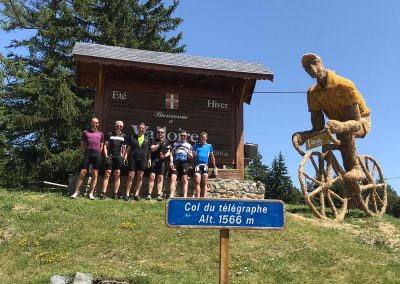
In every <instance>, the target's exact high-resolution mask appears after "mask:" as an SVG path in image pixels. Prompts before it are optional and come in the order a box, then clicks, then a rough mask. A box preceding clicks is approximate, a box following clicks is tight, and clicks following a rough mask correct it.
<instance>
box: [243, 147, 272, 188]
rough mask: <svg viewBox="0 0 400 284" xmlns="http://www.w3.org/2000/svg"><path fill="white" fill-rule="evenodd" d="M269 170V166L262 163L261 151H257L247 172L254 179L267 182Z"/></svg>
mask: <svg viewBox="0 0 400 284" xmlns="http://www.w3.org/2000/svg"><path fill="white" fill-rule="evenodd" d="M268 172H269V169H268V166H266V165H264V164H263V163H262V156H261V154H260V152H257V156H256V158H254V159H253V160H252V161H251V162H250V163H249V165H248V166H247V174H248V175H249V176H250V177H251V178H252V180H254V181H261V182H262V183H265V180H266V178H267V176H268Z"/></svg>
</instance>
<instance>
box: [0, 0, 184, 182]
mask: <svg viewBox="0 0 400 284" xmlns="http://www.w3.org/2000/svg"><path fill="white" fill-rule="evenodd" d="M140 3H141V2H140V1H137V0H136V1H134V0H131V1H128V0H126V1H124V0H119V1H97V0H76V1H66V0H50V1H22V0H13V1H6V0H0V4H1V5H2V6H0V7H2V10H1V11H0V12H1V14H2V18H1V19H2V20H1V22H0V24H1V27H2V28H3V29H4V30H5V31H14V30H26V31H31V35H30V36H27V38H26V39H23V40H13V41H12V42H11V43H10V44H9V46H8V49H9V53H8V54H7V57H6V58H5V57H4V56H1V57H0V69H1V70H0V74H1V78H0V79H2V80H1V83H0V84H1V85H0V94H1V97H0V118H1V119H2V120H1V123H0V133H1V135H2V136H0V143H7V147H5V148H4V149H7V150H6V152H4V151H5V150H3V152H0V154H1V155H2V156H1V160H2V161H6V162H5V163H6V165H5V166H6V167H7V168H12V169H13V171H10V172H8V173H7V174H4V172H3V174H2V172H1V171H0V175H2V179H3V180H5V181H6V183H7V184H8V185H12V186H15V183H17V184H20V183H24V182H27V181H28V180H37V179H51V180H53V181H58V182H61V181H63V182H65V181H66V178H67V174H68V172H69V171H73V170H74V169H75V168H76V166H77V163H79V160H80V158H79V153H78V151H77V146H78V144H79V139H80V132H81V130H82V129H83V128H84V127H85V126H86V124H87V121H89V118H90V117H91V116H92V112H93V98H94V93H93V91H90V90H89V91H87V90H80V89H77V88H76V86H75V78H74V65H73V62H72V58H71V54H70V53H71V50H72V47H73V45H74V44H75V42H77V41H83V42H95V43H99V44H112V45H119V46H125V47H136V48H147V49H152V50H162V51H169V52H181V51H184V48H185V46H178V42H179V41H180V39H181V38H182V34H181V33H179V34H178V35H177V36H176V37H171V38H170V39H167V34H168V32H170V31H172V30H174V29H176V28H177V26H178V25H179V24H180V22H181V21H182V20H181V19H179V18H171V17H170V16H171V14H172V13H173V12H174V10H175V8H176V7H177V5H178V1H174V2H173V4H172V5H171V6H170V7H168V8H165V7H164V5H163V4H162V3H161V1H158V0H154V1H152V0H149V1H145V2H144V3H143V4H140ZM118 4H120V5H121V6H118ZM150 23H151V24H150ZM14 50H17V51H21V50H22V53H21V54H17V53H14V52H13V51H14ZM0 167H1V166H0ZM0 169H1V168H0Z"/></svg>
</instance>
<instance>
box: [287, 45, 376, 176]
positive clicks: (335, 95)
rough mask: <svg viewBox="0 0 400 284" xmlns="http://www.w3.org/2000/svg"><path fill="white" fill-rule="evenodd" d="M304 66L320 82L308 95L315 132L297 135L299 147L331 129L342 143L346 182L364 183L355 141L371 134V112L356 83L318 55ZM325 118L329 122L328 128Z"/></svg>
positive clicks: (304, 59) (305, 57)
mask: <svg viewBox="0 0 400 284" xmlns="http://www.w3.org/2000/svg"><path fill="white" fill-rule="evenodd" d="M301 63H302V65H303V67H304V69H305V71H306V72H307V73H308V74H309V75H310V76H311V77H312V78H314V79H316V80H317V82H316V84H315V85H313V86H311V88H310V89H309V90H308V92H307V103H308V110H309V112H310V113H311V123H312V129H311V130H309V131H305V132H299V133H297V134H295V135H297V136H298V137H297V139H298V141H299V143H300V144H303V143H304V142H305V140H306V139H307V137H308V136H309V135H310V134H311V133H313V132H316V131H320V130H323V129H324V128H329V130H330V131H331V132H332V133H336V137H337V138H338V139H339V140H340V141H341V145H340V149H339V150H340V152H341V155H342V159H343V166H344V169H345V170H346V174H345V175H344V179H345V180H347V181H358V180H361V179H362V178H363V171H362V169H361V166H360V163H359V160H358V156H357V150H356V143H355V138H364V137H365V136H366V135H367V134H368V132H369V131H370V129H371V118H370V112H371V111H370V109H369V108H368V107H367V105H366V103H365V101H364V98H363V97H362V95H361V93H360V92H359V91H358V90H357V88H356V87H355V85H354V84H353V82H352V81H350V80H348V79H346V78H343V77H341V76H338V75H336V74H335V72H334V71H331V70H328V69H325V67H324V64H323V62H322V59H321V58H320V57H319V56H318V55H316V54H313V53H307V54H305V55H303V57H302V59H301ZM324 116H326V117H327V118H328V122H327V123H326V125H325V117H324Z"/></svg>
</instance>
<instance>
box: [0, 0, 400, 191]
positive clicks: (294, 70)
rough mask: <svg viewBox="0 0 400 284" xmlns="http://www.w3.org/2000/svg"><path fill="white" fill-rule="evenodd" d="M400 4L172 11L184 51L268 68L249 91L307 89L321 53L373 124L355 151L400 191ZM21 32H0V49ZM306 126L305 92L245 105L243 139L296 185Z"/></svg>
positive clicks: (261, 3) (280, 1)
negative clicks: (308, 65)
mask: <svg viewBox="0 0 400 284" xmlns="http://www.w3.org/2000/svg"><path fill="white" fill-rule="evenodd" d="M166 2H167V3H168V2H170V1H166ZM399 11H400V1H398V0H382V1H371V0H370V1H365V0H347V1H345V0H336V1H328V0H319V1H317V0H302V1H296V0H273V1H271V0H258V1H255V0H248V1H232V0H218V1H216V0H202V1H191V0H182V1H181V3H180V5H179V7H178V9H177V11H176V13H175V16H178V17H181V18H183V19H184V22H183V24H182V25H181V26H180V27H179V31H182V32H183V35H184V37H183V42H182V43H186V44H187V53H188V54H190V55H198V56H208V57H216V58H226V59H233V60H243V61H250V62H258V63H262V64H264V65H266V66H267V67H268V68H269V69H270V70H272V71H273V73H274V76H275V79H274V82H270V81H258V83H257V86H256V90H255V91H268V92H275V91H304V92H305V91H306V90H307V89H308V88H309V87H310V86H311V85H312V84H314V81H313V80H312V79H311V78H310V77H309V76H308V75H307V74H306V73H305V72H304V70H303V68H302V67H301V64H300V59H301V56H302V55H303V54H304V53H306V52H314V53H317V54H319V55H320V56H321V57H322V59H323V61H324V63H325V66H326V67H327V68H328V69H331V70H334V71H336V73H337V74H339V75H341V76H343V77H346V78H348V79H350V80H352V81H353V82H354V83H355V84H356V86H357V87H358V89H359V90H360V92H361V93H362V94H363V96H364V98H365V100H366V102H367V105H368V107H369V108H370V109H371V110H372V130H371V132H370V133H369V135H368V136H367V137H366V138H365V139H362V140H361V139H359V140H358V152H359V153H361V154H370V155H371V156H373V157H375V158H376V159H377V160H378V161H379V163H380V165H381V167H382V169H383V173H384V175H385V177H386V178H388V179H389V180H388V182H389V183H390V184H391V185H392V186H393V187H394V188H395V189H396V190H397V192H398V193H400V170H399V167H398V165H399V161H400V150H399V148H397V147H398V146H397V145H398V141H400V133H399V131H398V128H399V127H397V122H398V121H399V119H398V116H397V114H396V110H398V109H399V107H400V98H399V97H400V96H399V90H398V87H397V82H398V80H399V79H398V76H399V75H400V72H399V71H400V70H399V68H400V33H399V31H400V15H399ZM20 36H21V35H19V34H16V33H8V34H4V33H3V32H0V52H4V49H3V48H4V46H5V45H7V44H8V43H9V41H10V40H11V39H12V38H16V37H20ZM308 129H310V115H309V113H308V111H307V103H306V94H254V95H253V99H252V102H251V105H250V106H247V105H246V107H245V141H246V142H251V143H257V144H258V145H259V151H260V152H261V154H262V156H263V162H264V164H267V165H269V164H270V163H271V161H272V159H273V158H274V156H276V155H277V154H278V153H279V152H280V151H281V152H282V153H283V155H284V157H285V159H286V164H287V166H288V170H289V173H290V175H291V176H292V179H293V182H294V184H295V185H296V186H298V185H299V182H298V180H297V169H298V165H299V163H300V160H301V157H300V155H299V154H298V153H297V152H296V151H295V150H294V149H293V147H292V144H291V135H292V133H294V132H296V131H301V130H308ZM209 142H210V143H212V137H210V138H209Z"/></svg>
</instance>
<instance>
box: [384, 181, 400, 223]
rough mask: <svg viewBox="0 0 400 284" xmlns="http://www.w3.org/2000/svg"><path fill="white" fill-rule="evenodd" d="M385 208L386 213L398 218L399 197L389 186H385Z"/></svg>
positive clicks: (399, 213) (399, 215)
mask: <svg viewBox="0 0 400 284" xmlns="http://www.w3.org/2000/svg"><path fill="white" fill-rule="evenodd" d="M387 193H388V197H387V200H388V201H387V202H388V203H387V208H386V213H387V214H389V215H392V216H394V217H397V218H400V197H399V196H398V195H397V192H396V191H395V190H394V189H393V187H392V186H391V185H390V184H387Z"/></svg>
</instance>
